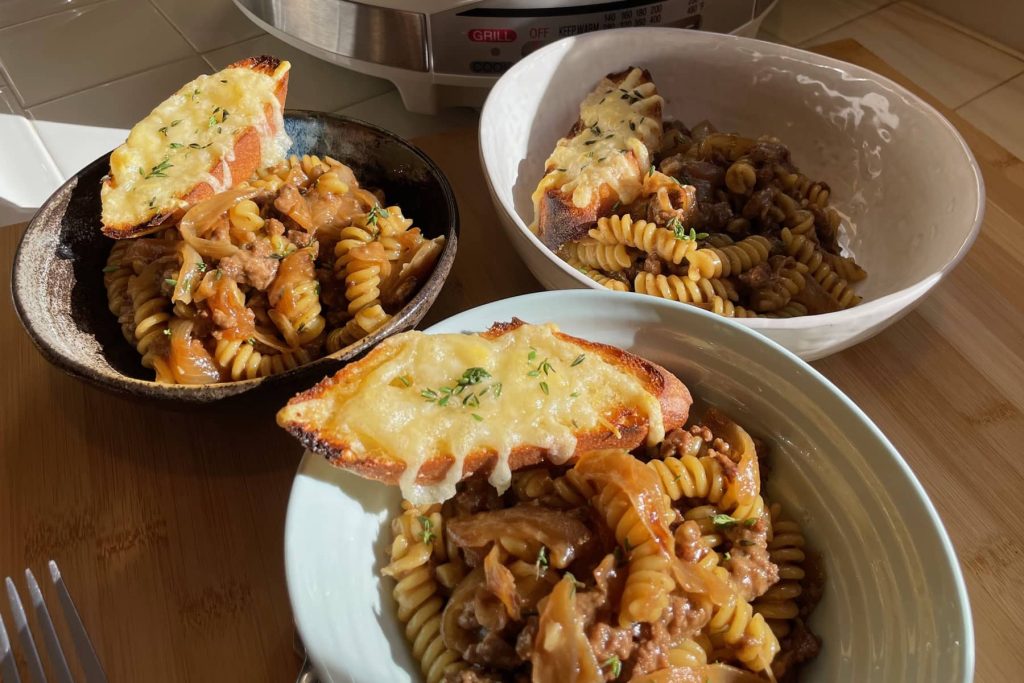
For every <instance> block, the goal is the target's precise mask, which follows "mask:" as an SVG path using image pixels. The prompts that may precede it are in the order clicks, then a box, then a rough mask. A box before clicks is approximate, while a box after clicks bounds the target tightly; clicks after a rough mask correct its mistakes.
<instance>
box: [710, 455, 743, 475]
mask: <svg viewBox="0 0 1024 683" xmlns="http://www.w3.org/2000/svg"><path fill="white" fill-rule="evenodd" d="M708 455H710V456H713V457H714V458H715V460H717V461H718V464H719V465H721V466H722V473H723V474H724V475H725V478H726V479H728V480H729V481H732V480H734V479H735V478H736V472H737V469H736V463H735V462H733V460H732V458H730V457H729V456H728V455H726V454H725V453H722V452H721V451H716V450H714V449H710V450H709V451H708Z"/></svg>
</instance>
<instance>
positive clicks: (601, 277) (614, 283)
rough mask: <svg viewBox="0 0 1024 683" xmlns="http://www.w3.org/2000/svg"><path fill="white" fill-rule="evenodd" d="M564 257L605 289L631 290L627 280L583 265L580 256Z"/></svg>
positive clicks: (616, 290)
mask: <svg viewBox="0 0 1024 683" xmlns="http://www.w3.org/2000/svg"><path fill="white" fill-rule="evenodd" d="M564 258H565V261H566V263H568V264H569V265H570V266H572V267H573V268H575V269H576V270H578V271H580V272H581V273H583V274H584V275H586V276H587V277H589V278H590V279H591V280H593V281H594V282H596V283H597V284H599V285H601V286H602V287H604V288H605V289H610V290H612V291H615V292H628V291H629V285H627V284H626V283H625V282H623V281H622V280H618V279H616V278H613V277H609V276H608V275H605V274H604V273H602V272H601V271H599V270H593V269H592V268H588V267H587V266H585V265H583V263H582V262H580V260H579V259H578V258H576V256H575V254H570V255H564Z"/></svg>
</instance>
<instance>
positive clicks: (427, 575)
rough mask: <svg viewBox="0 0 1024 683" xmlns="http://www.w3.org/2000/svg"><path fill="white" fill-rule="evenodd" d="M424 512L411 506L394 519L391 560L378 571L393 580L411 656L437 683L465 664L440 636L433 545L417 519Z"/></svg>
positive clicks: (429, 682)
mask: <svg viewBox="0 0 1024 683" xmlns="http://www.w3.org/2000/svg"><path fill="white" fill-rule="evenodd" d="M424 516H425V515H424V514H423V512H422V511H420V510H417V509H415V508H410V509H408V510H406V511H405V512H404V513H403V514H402V516H401V517H399V518H398V519H396V520H395V522H394V524H393V525H392V532H393V534H394V542H393V543H392V546H391V563H390V564H388V566H387V567H385V568H384V569H383V570H382V572H381V573H382V574H384V575H385V576H389V577H391V578H393V579H394V580H395V582H396V583H395V588H394V591H393V595H394V597H395V602H396V603H397V604H398V618H399V620H400V621H401V622H402V623H404V624H405V635H406V638H407V639H408V640H409V642H410V643H411V644H412V653H413V656H414V657H415V658H416V659H417V660H418V661H419V662H420V667H421V669H422V670H423V675H424V676H425V677H426V680H427V683H440V682H441V680H442V679H443V678H444V676H445V674H447V673H449V672H452V671H457V670H458V669H460V668H463V667H464V666H465V665H464V664H462V663H461V662H460V660H459V655H458V653H457V652H455V651H453V650H450V649H449V648H448V647H447V646H446V645H445V642H444V638H443V637H442V636H441V610H442V607H443V600H442V599H441V596H440V594H439V591H438V584H437V580H436V579H435V577H434V567H433V554H434V548H435V546H434V544H433V543H431V542H430V541H429V540H428V541H424V540H423V539H424V538H426V537H428V532H427V531H426V530H425V529H424V525H423V523H422V522H421V521H420V518H421V517H424ZM428 519H429V518H428ZM435 528H437V529H440V525H438V526H436V527H435V526H434V523H433V521H432V522H431V529H435ZM437 533H440V531H438V532H437Z"/></svg>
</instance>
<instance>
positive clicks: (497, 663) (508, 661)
mask: <svg viewBox="0 0 1024 683" xmlns="http://www.w3.org/2000/svg"><path fill="white" fill-rule="evenodd" d="M462 658H463V659H465V660H466V661H467V662H469V663H470V664H479V665H480V666H484V667H491V668H494V669H499V670H508V669H515V668H516V667H518V666H519V665H520V664H522V660H521V659H520V658H519V655H518V654H516V648H515V647H513V646H512V645H510V644H508V643H507V642H505V640H504V639H503V638H502V637H501V635H500V634H498V633H495V632H493V631H488V632H487V634H486V635H485V636H484V637H483V638H482V639H481V640H480V642H479V643H474V644H472V645H470V646H469V647H468V648H466V652H465V653H464V654H463V655H462Z"/></svg>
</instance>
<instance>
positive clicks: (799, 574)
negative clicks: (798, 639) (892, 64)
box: [753, 504, 806, 638]
mask: <svg viewBox="0 0 1024 683" xmlns="http://www.w3.org/2000/svg"><path fill="white" fill-rule="evenodd" d="M771 518H772V538H771V540H769V541H768V552H769V557H770V559H771V561H772V562H773V563H774V564H775V565H776V566H777V567H778V568H779V581H778V583H776V584H775V585H774V586H772V587H771V588H769V589H768V590H767V592H765V593H764V594H763V595H761V596H760V597H758V598H757V599H756V600H755V601H754V603H753V605H754V611H756V612H757V613H758V614H760V615H762V616H763V617H764V618H765V619H766V620H767V622H768V625H769V626H770V627H771V629H772V631H774V632H775V634H776V636H778V637H780V638H781V637H783V636H785V635H786V634H787V633H789V630H790V620H792V619H795V618H796V617H797V616H798V615H799V614H800V607H799V605H798V604H797V600H798V599H799V598H800V596H801V595H802V594H803V586H802V582H803V580H804V578H805V576H806V574H805V572H804V568H803V563H804V560H805V559H806V556H805V555H804V545H805V544H806V541H805V539H804V536H803V533H802V532H801V530H800V525H799V524H797V523H796V522H794V521H791V520H787V519H784V518H782V516H781V509H780V507H779V506H778V505H777V504H776V505H772V506H771Z"/></svg>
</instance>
